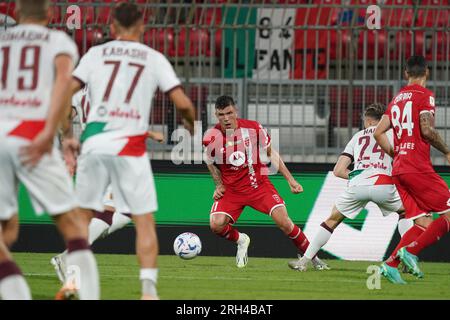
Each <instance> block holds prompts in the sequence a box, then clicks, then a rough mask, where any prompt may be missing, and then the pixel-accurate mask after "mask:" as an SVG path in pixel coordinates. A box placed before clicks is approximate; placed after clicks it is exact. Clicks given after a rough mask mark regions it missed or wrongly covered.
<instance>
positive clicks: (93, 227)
mask: <svg viewBox="0 0 450 320" xmlns="http://www.w3.org/2000/svg"><path fill="white" fill-rule="evenodd" d="M106 42H109V41H105V42H104V43H106ZM89 110H90V103H89V96H88V90H87V86H85V87H84V88H83V89H82V90H80V91H78V92H77V93H76V94H75V95H74V96H73V98H72V112H71V115H70V119H69V121H70V124H69V125H70V127H68V128H67V129H66V130H69V131H71V132H70V133H66V134H65V137H66V139H67V138H69V139H72V137H73V138H74V139H75V141H72V142H70V143H71V144H72V148H74V146H76V148H77V149H78V147H77V145H78V141H79V138H80V135H81V132H82V131H83V130H84V129H85V127H86V120H87V116H88V114H89ZM75 128H77V130H75ZM75 131H77V132H75ZM147 136H148V138H149V139H152V140H155V141H157V142H160V143H162V142H163V141H164V135H163V134H162V133H161V132H155V131H148V133H147ZM66 144H67V140H66V141H64V142H63V145H64V146H65V145H66ZM64 155H65V158H66V159H65V160H66V167H67V168H68V170H69V173H70V174H71V175H72V176H73V175H74V174H75V170H76V158H75V157H74V158H73V159H72V156H73V154H72V153H64ZM103 204H104V210H103V211H94V217H93V218H92V219H91V222H90V223H89V238H88V242H89V244H90V245H92V244H93V243H94V242H95V241H96V240H97V239H99V238H103V237H107V236H109V235H110V234H112V233H113V232H115V231H117V230H120V229H122V228H123V227H125V226H126V225H127V224H129V223H130V222H131V221H132V219H131V213H130V211H129V210H127V211H126V212H119V211H116V209H115V208H114V201H113V194H112V188H111V186H110V185H109V186H108V188H107V190H106V193H105V196H104V200H103ZM66 254H67V251H64V252H63V253H61V254H59V255H56V256H54V257H53V258H52V259H51V260H50V263H51V264H52V265H53V267H54V268H55V272H56V274H57V276H58V278H59V280H60V281H61V282H62V283H65V281H66V273H67V267H66V266H67V263H66Z"/></svg>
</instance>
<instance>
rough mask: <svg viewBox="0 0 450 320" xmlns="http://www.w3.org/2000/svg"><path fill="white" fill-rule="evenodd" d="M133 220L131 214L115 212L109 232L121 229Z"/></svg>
mask: <svg viewBox="0 0 450 320" xmlns="http://www.w3.org/2000/svg"><path fill="white" fill-rule="evenodd" d="M130 222H131V214H129V213H120V212H117V211H116V212H114V214H113V216H112V224H111V226H110V227H109V229H108V234H111V233H113V232H115V231H117V230H119V229H122V228H123V227H125V226H126V225H127V224H129V223H130Z"/></svg>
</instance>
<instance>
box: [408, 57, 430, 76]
mask: <svg viewBox="0 0 450 320" xmlns="http://www.w3.org/2000/svg"><path fill="white" fill-rule="evenodd" d="M427 69H428V64H427V61H426V60H425V57H424V56H411V57H410V58H409V59H408V61H406V72H407V73H408V76H410V77H411V78H420V77H424V76H425V75H426V73H427Z"/></svg>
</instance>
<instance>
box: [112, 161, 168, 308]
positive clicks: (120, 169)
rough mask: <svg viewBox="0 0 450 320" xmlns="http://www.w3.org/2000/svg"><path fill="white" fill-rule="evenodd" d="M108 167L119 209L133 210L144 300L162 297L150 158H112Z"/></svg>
mask: <svg viewBox="0 0 450 320" xmlns="http://www.w3.org/2000/svg"><path fill="white" fill-rule="evenodd" d="M107 163H108V169H109V170H110V173H111V186H112V193H113V195H114V204H115V208H116V211H119V212H126V211H127V210H130V211H131V212H132V213H133V220H134V222H135V228H136V254H137V256H138V260H139V264H140V280H141V282H142V299H143V300H150V299H158V294H157V290H156V286H157V278H158V267H157V258H158V250H159V248H158V238H157V234H156V227H155V221H154V217H153V214H152V213H151V212H156V211H157V210H158V203H157V200H156V188H155V183H154V179H153V174H152V170H151V167H150V160H149V159H148V157H147V155H145V156H142V157H109V158H108V162H107Z"/></svg>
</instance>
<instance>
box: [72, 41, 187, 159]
mask: <svg viewBox="0 0 450 320" xmlns="http://www.w3.org/2000/svg"><path fill="white" fill-rule="evenodd" d="M73 76H74V77H75V78H77V79H78V80H79V81H80V82H82V83H84V84H86V85H87V86H88V96H89V99H90V112H89V115H88V117H87V124H86V128H85V130H84V131H83V134H82V136H81V142H82V150H81V152H82V154H88V153H96V154H109V155H119V156H142V155H144V154H145V152H146V144H145V140H146V137H147V130H148V122H149V116H150V110H151V104H152V100H153V95H154V93H155V91H156V89H157V88H158V87H159V88H160V89H161V90H162V91H164V92H168V91H170V90H172V89H174V88H175V87H177V86H179V85H180V81H179V80H178V78H177V76H176V75H175V71H174V70H173V68H172V66H171V65H170V63H169V61H168V60H167V59H166V58H165V57H164V56H163V55H162V54H161V53H159V52H158V51H156V50H153V49H152V48H150V47H148V46H146V45H144V44H141V43H139V42H134V41H121V40H115V41H110V42H108V43H105V44H103V45H99V46H95V47H92V48H91V49H90V50H89V51H88V52H87V53H86V55H85V56H83V58H82V59H81V61H80V64H79V65H78V67H77V68H76V69H75V71H74V72H73Z"/></svg>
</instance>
